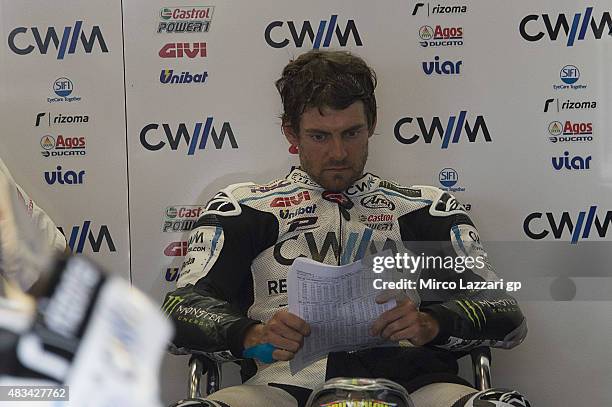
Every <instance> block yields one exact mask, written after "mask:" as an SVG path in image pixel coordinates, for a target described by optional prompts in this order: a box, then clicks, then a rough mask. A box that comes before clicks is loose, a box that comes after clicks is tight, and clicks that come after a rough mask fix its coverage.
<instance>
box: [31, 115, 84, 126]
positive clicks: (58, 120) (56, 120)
mask: <svg viewBox="0 0 612 407" xmlns="http://www.w3.org/2000/svg"><path fill="white" fill-rule="evenodd" d="M45 122H46V123H47V125H48V126H49V127H51V126H53V125H57V124H80V123H88V122H89V116H87V115H74V116H70V115H68V116H65V115H63V114H61V113H59V114H57V115H55V116H53V117H52V115H51V113H48V112H42V113H38V114H37V115H36V123H35V126H36V127H38V126H40V125H41V124H44V123H45Z"/></svg>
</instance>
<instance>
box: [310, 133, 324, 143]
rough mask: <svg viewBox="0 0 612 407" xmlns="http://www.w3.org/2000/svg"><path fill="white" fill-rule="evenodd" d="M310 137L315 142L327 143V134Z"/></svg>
mask: <svg viewBox="0 0 612 407" xmlns="http://www.w3.org/2000/svg"><path fill="white" fill-rule="evenodd" d="M310 137H312V139H313V140H314V141H325V139H326V138H327V136H326V135H325V134H312V135H311V136H310Z"/></svg>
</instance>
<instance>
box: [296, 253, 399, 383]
mask: <svg viewBox="0 0 612 407" xmlns="http://www.w3.org/2000/svg"><path fill="white" fill-rule="evenodd" d="M363 267H364V266H363V265H362V263H361V262H359V261H357V262H354V263H351V264H347V265H345V266H330V265H327V264H322V263H318V262H316V261H314V260H311V259H307V258H305V257H300V258H297V259H296V260H295V261H294V262H293V266H292V267H291V270H290V271H289V275H288V276H287V291H288V296H289V312H292V313H294V314H296V315H298V316H299V317H301V318H302V319H304V320H305V321H306V322H308V323H309V324H310V327H311V334H310V336H308V337H306V338H305V339H304V346H303V348H302V349H301V350H300V351H299V352H298V353H297V354H296V355H295V357H294V358H293V359H292V360H291V362H290V368H291V373H292V374H295V373H297V372H299V371H300V370H302V369H303V368H304V367H306V366H308V365H310V364H311V363H313V362H315V361H317V360H319V359H321V358H324V357H325V356H327V354H328V353H329V352H338V351H352V350H358V349H363V348H371V347H376V346H384V345H394V344H395V343H392V342H388V341H384V340H383V339H382V338H380V337H373V336H370V334H369V332H368V330H369V328H370V326H371V325H372V323H373V322H374V320H376V318H378V316H379V315H380V314H382V313H383V312H384V311H386V310H388V309H391V308H393V307H395V305H396V302H395V300H390V301H389V302H387V303H385V304H376V301H375V300H374V299H375V297H376V295H378V294H380V292H381V291H379V290H376V289H374V287H373V286H372V277H371V274H368V273H366V272H365V271H364V270H363Z"/></svg>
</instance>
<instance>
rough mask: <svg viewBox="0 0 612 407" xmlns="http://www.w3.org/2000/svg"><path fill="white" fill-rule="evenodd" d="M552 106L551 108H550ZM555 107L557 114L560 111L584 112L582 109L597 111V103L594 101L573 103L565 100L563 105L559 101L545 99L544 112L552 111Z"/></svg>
mask: <svg viewBox="0 0 612 407" xmlns="http://www.w3.org/2000/svg"><path fill="white" fill-rule="evenodd" d="M551 104H552V107H551ZM555 106H556V108H557V112H560V111H561V110H584V109H597V102H595V101H574V100H569V99H568V100H566V101H565V102H563V103H560V102H559V99H546V101H545V102H544V112H545V113H546V112H548V111H549V110H550V111H554V109H555Z"/></svg>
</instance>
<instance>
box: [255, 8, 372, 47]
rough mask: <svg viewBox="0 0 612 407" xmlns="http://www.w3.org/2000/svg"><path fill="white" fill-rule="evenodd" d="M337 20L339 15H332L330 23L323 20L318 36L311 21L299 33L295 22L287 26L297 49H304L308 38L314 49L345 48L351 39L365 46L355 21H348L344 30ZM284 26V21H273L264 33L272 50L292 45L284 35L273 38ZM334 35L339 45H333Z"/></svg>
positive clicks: (304, 24)
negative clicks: (274, 33)
mask: <svg viewBox="0 0 612 407" xmlns="http://www.w3.org/2000/svg"><path fill="white" fill-rule="evenodd" d="M337 20H338V15H337V14H334V15H332V16H331V18H330V19H329V21H326V20H321V21H320V22H319V26H318V28H317V32H316V34H315V31H314V30H313V28H312V23H311V22H310V21H303V22H302V27H301V28H300V32H299V33H298V29H297V27H296V25H295V23H294V22H293V21H287V26H288V27H289V32H290V34H291V39H292V40H293V44H294V45H295V46H296V47H297V48H300V47H302V45H303V44H304V40H305V39H306V37H307V36H308V38H309V39H310V43H311V44H312V48H313V49H319V48H321V47H323V48H327V47H330V46H338V44H339V45H340V46H341V47H345V46H346V45H347V43H348V40H349V38H352V39H353V43H354V44H355V45H356V46H358V47H361V46H363V42H362V41H361V37H360V36H359V31H357V26H356V25H355V21H354V20H348V22H347V23H346V25H345V26H344V30H343V29H342V28H340V25H339V24H338V23H337ZM284 24H285V22H284V21H272V22H271V23H270V24H268V26H267V27H266V30H265V32H264V38H265V40H266V42H267V43H268V45H269V46H271V47H272V48H285V47H286V46H288V45H289V44H290V43H291V41H290V40H289V39H288V38H287V37H286V36H285V37H283V36H282V34H278V35H274V38H272V37H273V33H272V31H273V30H275V29H277V28H281V27H283V25H284ZM286 33H287V31H286V30H285V35H286ZM334 34H335V36H336V39H337V40H338V44H335V43H332V40H333V38H334Z"/></svg>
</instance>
